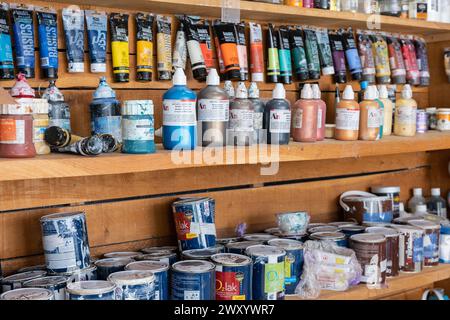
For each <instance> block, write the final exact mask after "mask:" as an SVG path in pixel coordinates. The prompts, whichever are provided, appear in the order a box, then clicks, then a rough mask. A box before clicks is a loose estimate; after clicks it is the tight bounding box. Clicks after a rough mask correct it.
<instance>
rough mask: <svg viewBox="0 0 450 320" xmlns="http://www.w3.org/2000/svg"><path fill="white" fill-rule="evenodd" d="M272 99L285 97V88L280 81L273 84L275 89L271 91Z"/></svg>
mask: <svg viewBox="0 0 450 320" xmlns="http://www.w3.org/2000/svg"><path fill="white" fill-rule="evenodd" d="M272 98H273V99H285V98H286V90H285V89H284V86H283V84H282V83H277V84H275V89H273V91H272Z"/></svg>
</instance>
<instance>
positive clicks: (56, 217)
mask: <svg viewBox="0 0 450 320" xmlns="http://www.w3.org/2000/svg"><path fill="white" fill-rule="evenodd" d="M81 216H83V217H85V214H84V212H63V213H52V214H48V215H46V216H43V217H41V219H40V220H41V221H46V220H62V219H73V218H75V217H81Z"/></svg>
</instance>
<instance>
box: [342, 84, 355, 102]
mask: <svg viewBox="0 0 450 320" xmlns="http://www.w3.org/2000/svg"><path fill="white" fill-rule="evenodd" d="M342 99H344V100H355V92H353V88H352V86H351V85H349V84H348V85H346V86H345V89H344V93H343V94H342Z"/></svg>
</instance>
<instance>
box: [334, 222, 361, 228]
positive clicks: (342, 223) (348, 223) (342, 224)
mask: <svg viewBox="0 0 450 320" xmlns="http://www.w3.org/2000/svg"><path fill="white" fill-rule="evenodd" d="M350 224H353V225H357V224H358V223H357V222H355V221H333V222H330V223H328V225H329V226H335V227H338V228H339V227H341V226H347V225H350Z"/></svg>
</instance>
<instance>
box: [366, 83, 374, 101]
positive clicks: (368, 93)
mask: <svg viewBox="0 0 450 320" xmlns="http://www.w3.org/2000/svg"><path fill="white" fill-rule="evenodd" d="M375 99H376V92H375V90H374V89H373V86H368V87H367V89H366V91H364V100H375Z"/></svg>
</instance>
